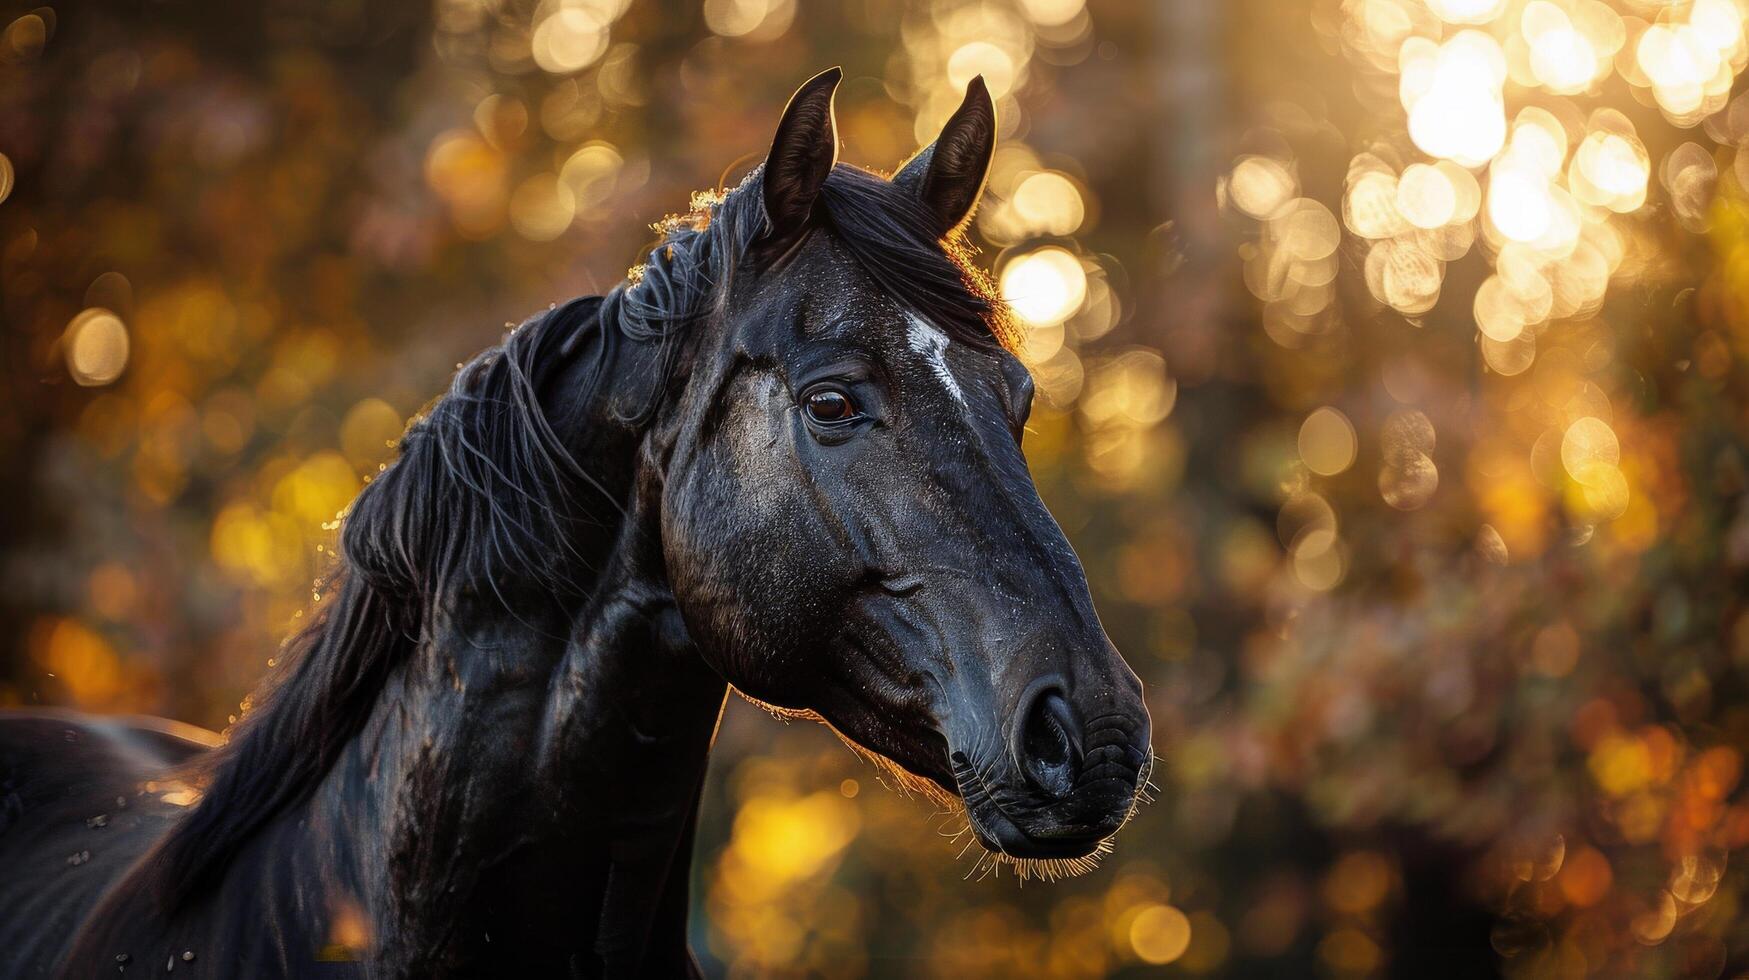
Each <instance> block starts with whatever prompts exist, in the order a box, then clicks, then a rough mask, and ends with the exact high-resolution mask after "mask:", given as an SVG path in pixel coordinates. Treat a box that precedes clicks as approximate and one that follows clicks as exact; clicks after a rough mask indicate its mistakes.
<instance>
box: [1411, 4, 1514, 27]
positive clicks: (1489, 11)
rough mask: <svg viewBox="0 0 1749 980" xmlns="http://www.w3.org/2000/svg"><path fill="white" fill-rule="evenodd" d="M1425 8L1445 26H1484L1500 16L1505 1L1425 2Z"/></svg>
mask: <svg viewBox="0 0 1749 980" xmlns="http://www.w3.org/2000/svg"><path fill="white" fill-rule="evenodd" d="M1427 7H1428V9H1429V10H1432V11H1433V14H1434V16H1436V17H1438V18H1439V19H1440V20H1443V21H1445V22H1446V23H1447V24H1486V23H1487V22H1488V21H1491V20H1493V19H1494V18H1496V17H1498V16H1500V11H1502V10H1504V9H1505V7H1506V0H1427Z"/></svg>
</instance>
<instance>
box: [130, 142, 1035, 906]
mask: <svg viewBox="0 0 1749 980" xmlns="http://www.w3.org/2000/svg"><path fill="white" fill-rule="evenodd" d="M759 178H760V171H758V170H755V171H754V172H753V173H752V174H751V175H749V176H748V178H747V179H746V180H744V181H743V182H742V183H741V185H740V186H738V187H736V188H735V189H734V190H732V191H729V192H728V193H727V194H724V195H720V196H715V195H713V196H709V197H704V198H701V199H700V200H698V201H696V202H695V204H696V207H695V209H694V210H693V211H692V212H691V213H689V214H686V215H681V216H677V217H674V218H671V219H669V220H668V221H666V222H664V223H663V224H662V225H661V226H660V228H659V230H660V231H661V232H662V235H663V237H662V239H661V241H660V242H659V243H658V244H657V245H656V247H655V248H654V249H653V250H652V251H651V252H650V253H649V256H648V259H647V260H646V262H645V263H644V264H643V265H642V266H640V267H638V268H636V269H634V270H632V272H631V274H630V275H629V276H628V278H627V280H626V281H625V282H624V283H621V284H620V285H619V286H616V287H615V288H614V289H613V290H611V291H610V292H609V293H608V294H607V295H606V296H603V297H587V298H582V299H577V300H573V301H571V302H570V303H567V304H564V305H562V306H559V307H556V308H554V309H552V310H549V311H548V312H546V313H543V314H541V315H539V316H536V317H534V318H532V319H530V320H528V321H527V322H525V323H524V324H523V325H521V326H520V327H518V328H516V329H515V330H513V331H512V332H511V333H510V334H509V335H508V336H507V337H506V338H505V339H504V340H503V341H502V342H501V343H500V344H498V345H497V346H495V347H492V348H490V349H488V350H486V351H485V352H483V353H481V354H480V355H479V356H477V357H476V358H474V360H473V361H471V362H469V363H468V364H467V365H466V366H465V367H463V368H462V369H461V370H460V371H458V372H457V374H456V376H455V380H454V383H453V384H452V385H451V387H450V389H449V391H448V393H447V394H445V395H444V396H443V397H442V398H441V399H439V400H438V401H436V402H435V403H434V404H433V405H432V406H431V407H430V409H429V410H428V411H427V413H426V414H425V415H424V416H423V417H421V418H418V419H416V420H415V421H414V422H413V423H412V424H411V426H410V427H409V428H408V430H407V432H406V434H405V436H404V437H403V439H402V441H401V446H400V456H399V459H398V460H397V461H396V462H395V463H393V464H392V465H391V466H389V468H388V469H387V470H385V471H384V472H383V473H382V474H380V475H379V476H378V477H377V479H375V480H374V481H373V482H371V483H370V484H369V485H367V486H366V487H365V489H364V490H363V491H362V492H361V493H360V494H359V496H358V498H357V499H356V500H355V501H354V502H353V504H352V506H351V508H350V509H349V511H348V513H347V514H346V515H345V517H344V525H343V529H342V531H341V548H340V558H339V560H338V562H337V564H336V567H335V569H334V571H333V572H332V573H331V575H330V576H329V577H328V580H327V583H326V591H327V595H326V597H325V600H324V601H322V602H321V604H320V605H319V606H318V608H317V609H316V610H315V612H314V615H313V616H312V617H311V621H310V622H309V624H308V625H307V626H305V627H304V628H303V629H302V630H301V631H300V632H298V633H297V634H296V635H295V636H293V637H291V638H290V639H289V640H288V641H287V642H286V644H285V646H284V649H283V650H282V652H281V654H280V656H279V661H280V663H279V666H278V667H277V669H276V671H275V673H274V674H273V676H272V677H270V678H269V680H268V681H267V682H266V683H265V684H264V685H263V691H264V693H263V694H261V695H260V696H259V697H258V698H256V701H255V704H254V706H253V708H252V709H250V710H248V711H246V713H245V715H244V717H243V719H242V720H241V721H240V722H239V723H238V724H237V725H236V727H235V728H234V730H233V731H232V732H231V733H230V737H229V740H228V742H227V743H226V744H225V745H224V746H222V747H221V748H219V749H216V750H214V751H213V752H212V753H210V754H209V755H208V756H207V757H206V758H204V759H202V760H201V761H200V762H199V763H198V764H197V768H196V770H195V771H193V772H191V773H189V778H190V780H191V782H194V783H195V784H197V785H201V786H203V787H204V795H203V797H202V799H201V801H200V802H199V803H198V804H196V805H195V806H194V807H193V808H192V810H191V811H190V812H189V813H188V814H187V816H186V817H185V818H184V819H183V820H182V822H181V823H180V824H179V825H178V826H177V827H176V828H175V829H174V830H172V831H171V832H170V833H169V834H167V835H166V836H165V838H164V839H163V840H162V841H161V842H160V843H159V845H158V847H157V848H156V849H155V850H154V851H153V852H152V853H151V855H150V856H149V857H148V859H147V860H148V862H149V867H150V868H151V869H152V871H151V873H152V874H153V876H154V883H155V886H156V887H157V888H158V890H159V893H160V895H162V896H163V898H164V899H165V901H166V902H167V904H168V906H169V907H172V908H174V907H176V906H179V905H181V904H182V903H183V902H185V901H186V900H187V899H188V898H189V897H190V896H192V895H194V894H197V893H198V892H199V891H200V889H201V887H202V886H203V885H205V884H207V883H209V882H210V881H211V879H212V878H213V877H214V876H215V875H216V874H218V873H219V872H220V871H222V870H223V868H224V867H225V866H226V863H227V862H228V861H229V860H230V859H231V858H232V857H233V856H234V855H235V854H236V852H237V850H238V848H239V847H241V846H242V844H243V843H244V842H245V841H246V840H247V839H248V838H249V837H250V835H252V834H254V833H256V832H257V831H259V830H260V829H261V828H262V827H263V826H265V825H266V824H267V823H269V822H270V821H271V820H273V819H274V818H275V817H276V816H277V815H278V814H280V813H282V812H283V811H285V810H286V809H287V808H289V807H292V806H295V805H297V804H298V803H299V802H301V801H302V800H304V799H305V798H307V797H308V796H309V794H310V793H311V792H313V791H314V790H315V788H316V787H317V785H319V784H320V782H321V781H322V779H323V778H324V776H325V775H326V773H327V772H328V770H329V769H330V768H331V767H332V766H333V765H334V763H335V761H336V759H337V758H338V757H339V755H340V753H341V751H342V750H343V749H344V747H345V746H346V745H347V743H348V742H350V741H351V740H352V739H353V738H355V737H356V736H357V735H358V733H359V732H360V731H361V730H362V729H363V727H364V725H365V723H366V721H367V720H368V719H369V717H370V715H371V712H372V711H373V710H374V708H375V705H376V701H377V698H378V695H379V693H380V691H381V689H382V687H383V685H384V684H385V682H386V681H387V680H388V678H389V677H390V676H391V674H392V672H393V671H394V670H395V669H396V668H397V667H398V666H399V665H400V664H401V663H403V662H404V661H405V660H406V659H407V658H408V656H409V655H410V654H411V653H412V651H413V650H414V649H415V648H416V647H417V645H418V644H419V642H420V641H421V639H422V638H423V635H424V631H425V629H426V627H427V625H428V624H429V623H430V622H431V618H432V613H433V611H434V610H435V609H437V608H440V607H441V606H442V605H443V604H444V603H446V602H448V601H450V600H451V599H452V598H453V597H454V596H455V595H456V594H457V590H458V589H462V588H477V589H479V590H480V591H482V592H483V593H487V594H492V593H496V594H497V595H498V596H499V597H500V598H501V599H503V600H504V602H505V604H506V605H507V606H511V605H512V603H513V601H515V600H513V599H512V597H510V596H506V595H505V594H504V592H503V591H502V586H501V583H505V582H509V583H513V586H514V585H520V586H523V587H534V588H544V589H546V590H549V594H550V597H551V598H552V599H555V600H558V601H564V600H566V599H570V598H575V596H576V595H578V594H581V593H583V592H586V591H587V589H588V588H589V586H590V585H591V579H592V577H593V575H592V571H591V563H592V560H593V559H594V558H596V557H598V556H591V555H585V554H580V553H578V550H577V546H576V545H575V544H574V542H576V541H577V540H579V535H578V534H577V533H576V531H577V524H578V522H580V521H589V522H596V523H602V522H606V523H608V524H612V523H615V522H616V521H617V515H618V513H619V510H620V505H621V502H620V501H618V500H614V499H612V494H611V493H609V492H607V491H606V490H605V488H604V486H603V484H602V483H600V482H598V481H597V480H596V479H595V478H594V477H592V475H591V467H592V466H597V465H620V466H623V465H625V461H623V460H618V461H609V460H579V459H576V458H574V457H573V456H572V454H571V452H570V451H569V450H568V449H567V447H566V446H565V445H564V444H563V443H562V442H561V440H560V439H559V438H558V436H557V435H556V434H555V432H554V431H553V428H552V426H551V425H550V424H549V421H548V418H549V417H548V414H547V411H546V409H547V408H549V407H550V406H543V404H542V402H541V396H542V380H543V378H546V377H548V376H549V375H550V373H551V372H552V371H553V369H554V366H555V364H560V363H564V362H565V361H568V360H569V359H570V358H571V357H572V356H573V355H574V354H576V352H577V351H578V349H579V348H580V346H581V343H580V342H581V341H582V340H585V339H593V340H595V341H597V342H596V343H594V344H593V348H592V349H593V356H594V363H593V365H592V368H591V369H590V370H589V371H587V372H586V373H585V375H584V377H585V378H586V381H585V384H584V390H582V391H574V390H573V391H569V392H566V393H565V396H566V397H567V398H571V399H579V400H581V401H582V402H583V403H592V400H593V399H594V398H595V397H596V396H597V395H598V394H599V391H598V389H599V387H600V384H599V382H600V381H601V380H602V375H603V374H604V373H605V372H606V371H608V370H610V369H611V365H612V363H613V351H614V350H615V349H616V347H617V345H618V344H619V343H620V342H621V341H622V340H627V341H632V342H638V343H657V344H661V345H663V349H664V351H665V352H667V356H665V357H664V358H662V359H661V360H660V364H661V370H662V371H663V372H668V371H669V370H670V369H671V367H672V359H673V352H674V351H675V350H676V349H677V348H678V346H679V345H678V344H676V343H673V342H672V341H673V340H674V339H675V338H676V337H678V336H679V334H680V332H681V331H683V330H684V329H686V328H687V327H688V326H689V325H690V324H692V323H693V322H695V321H697V320H699V319H704V318H708V317H709V316H711V315H712V314H713V313H714V312H715V310H716V308H717V301H718V298H719V297H721V296H722V295H724V294H725V292H726V288H727V285H728V283H729V281H730V280H731V278H732V277H733V276H734V275H735V274H736V266H737V264H738V263H739V262H740V260H741V259H742V258H744V257H745V256H746V255H747V254H748V252H749V249H750V246H752V244H753V243H754V242H755V240H756V239H757V238H758V236H759V234H760V232H761V231H762V230H763V228H764V226H765V214H764V205H763V202H762V200H761V197H760V192H759V191H760V186H759ZM815 220H816V222H818V224H819V225H820V226H822V227H823V228H824V229H826V230H827V231H828V232H829V233H830V234H833V235H834V236H835V237H836V238H837V239H838V240H839V241H841V242H842V243H843V244H844V245H845V246H846V248H847V249H848V251H849V252H850V254H851V255H852V256H853V257H854V258H855V260H856V261H857V262H858V263H859V264H860V265H861V267H862V268H863V269H864V270H865V271H866V272H867V273H868V274H869V276H870V278H871V279H873V280H874V282H875V283H876V284H877V285H878V287H879V288H880V289H881V290H882V291H884V292H886V293H888V294H890V295H892V296H894V297H896V298H898V299H900V300H901V301H902V302H903V303H904V304H905V305H907V306H908V307H910V308H911V309H913V310H915V311H916V312H917V313H918V314H919V315H921V316H924V317H926V318H927V319H929V320H930V321H932V322H933V323H935V324H937V325H938V326H940V327H941V328H942V329H943V330H945V331H946V332H947V333H948V334H949V335H950V336H952V337H953V338H954V339H955V340H957V341H959V342H962V343H966V344H971V345H975V346H981V347H990V346H995V345H998V344H1001V345H1008V344H1011V342H1012V340H1013V336H1012V332H1011V329H1010V327H1009V326H1008V322H1007V320H1006V319H1005V318H1004V316H1003V314H1002V309H1003V308H1002V306H1001V304H1000V303H999V302H997V301H996V299H995V297H994V294H993V292H992V290H991V288H990V284H989V282H988V280H987V279H986V278H985V277H984V276H983V275H982V274H981V273H980V272H978V271H977V270H976V269H975V268H974V267H973V266H972V265H971V264H970V262H969V261H968V260H967V259H968V254H969V253H968V252H967V250H966V248H965V246H964V244H963V242H962V241H961V240H960V239H959V238H957V237H954V238H950V239H949V240H948V241H945V242H944V241H940V240H938V239H937V238H936V236H935V235H934V234H933V232H932V231H931V230H930V229H931V227H932V225H931V219H930V217H929V216H928V214H927V213H926V212H925V211H924V209H923V207H922V206H921V205H920V204H919V203H918V202H917V201H916V200H915V199H914V198H912V197H911V195H910V194H909V192H907V191H905V190H904V189H902V188H900V187H898V186H896V185H894V184H891V183H889V182H888V181H886V180H884V179H882V178H880V177H877V176H875V175H873V174H870V173H868V172H866V171H862V170H858V169H856V168H853V167H850V166H846V165H842V164H840V165H838V166H837V167H836V168H835V169H834V170H833V171H832V173H831V175H830V176H829V177H828V178H827V180H826V182H825V185H824V188H823V190H822V192H821V197H820V206H819V207H818V208H817V209H816V215H815ZM664 387H665V386H664V385H663V384H656V385H654V386H653V390H656V391H661V390H663V389H664ZM656 407H657V406H656V405H655V404H651V405H647V406H643V409H642V411H641V412H638V413H635V414H636V415H637V416H638V419H637V420H642V419H647V418H648V416H649V415H650V414H651V413H653V412H654V410H655V408H656ZM512 611H513V612H514V611H515V610H514V607H512Z"/></svg>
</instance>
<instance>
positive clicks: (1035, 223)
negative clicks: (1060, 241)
mask: <svg viewBox="0 0 1749 980" xmlns="http://www.w3.org/2000/svg"><path fill="white" fill-rule="evenodd" d="M1009 203H1010V204H1011V205H1012V206H1013V207H1014V211H1015V214H1016V215H1018V216H1019V217H1020V219H1021V220H1022V221H1023V222H1025V223H1026V226H1027V228H1028V229H1029V230H1030V231H1033V232H1034V233H1042V234H1046V235H1072V234H1074V233H1075V230H1076V229H1078V228H1080V227H1081V221H1082V220H1083V219H1084V218H1085V217H1086V205H1084V204H1083V203H1082V202H1081V192H1080V190H1078V189H1077V188H1076V187H1075V182H1074V181H1072V180H1070V179H1069V178H1067V177H1065V176H1063V175H1062V174H1059V173H1055V172H1052V171H1048V170H1047V171H1044V172H1041V173H1034V174H1028V175H1027V176H1026V177H1025V178H1023V179H1022V180H1021V182H1020V185H1019V186H1018V187H1016V188H1014V196H1013V197H1012V198H1011V199H1010V201H1009Z"/></svg>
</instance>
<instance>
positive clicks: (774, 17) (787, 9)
mask: <svg viewBox="0 0 1749 980" xmlns="http://www.w3.org/2000/svg"><path fill="white" fill-rule="evenodd" d="M795 17H796V4H795V0H704V22H705V25H706V26H707V27H709V28H710V29H711V30H712V31H714V32H716V33H717V34H720V35H722V36H723V37H741V38H746V39H747V40H749V41H774V40H776V39H777V38H779V37H782V36H783V35H784V33H785V32H786V31H788V30H789V28H790V24H791V23H793V22H794V21H795Z"/></svg>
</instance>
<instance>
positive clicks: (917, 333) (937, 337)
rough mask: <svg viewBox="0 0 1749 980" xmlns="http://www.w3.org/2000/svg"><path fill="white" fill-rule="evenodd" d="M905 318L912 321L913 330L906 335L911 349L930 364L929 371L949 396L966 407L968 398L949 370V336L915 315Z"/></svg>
mask: <svg viewBox="0 0 1749 980" xmlns="http://www.w3.org/2000/svg"><path fill="white" fill-rule="evenodd" d="M905 316H906V318H907V319H909V320H910V321H911V330H910V332H909V333H908V334H907V335H906V340H907V342H908V343H909V344H910V346H911V349H912V350H914V351H916V352H917V353H919V354H922V355H923V359H924V360H926V361H928V362H929V369H930V370H931V371H934V372H935V376H936V377H937V378H940V379H941V383H942V384H944V385H946V386H947V392H948V394H950V395H952V396H953V400H954V401H956V402H959V403H960V404H961V405H964V404H965V403H966V396H965V394H964V393H963V392H961V391H960V383H959V381H957V380H956V379H955V378H954V376H953V372H952V371H949V370H948V369H947V334H945V333H942V332H941V328H939V327H937V326H935V325H934V324H933V323H930V322H929V321H927V320H925V319H923V318H922V317H920V316H918V315H917V314H915V313H906V314H905Z"/></svg>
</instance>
